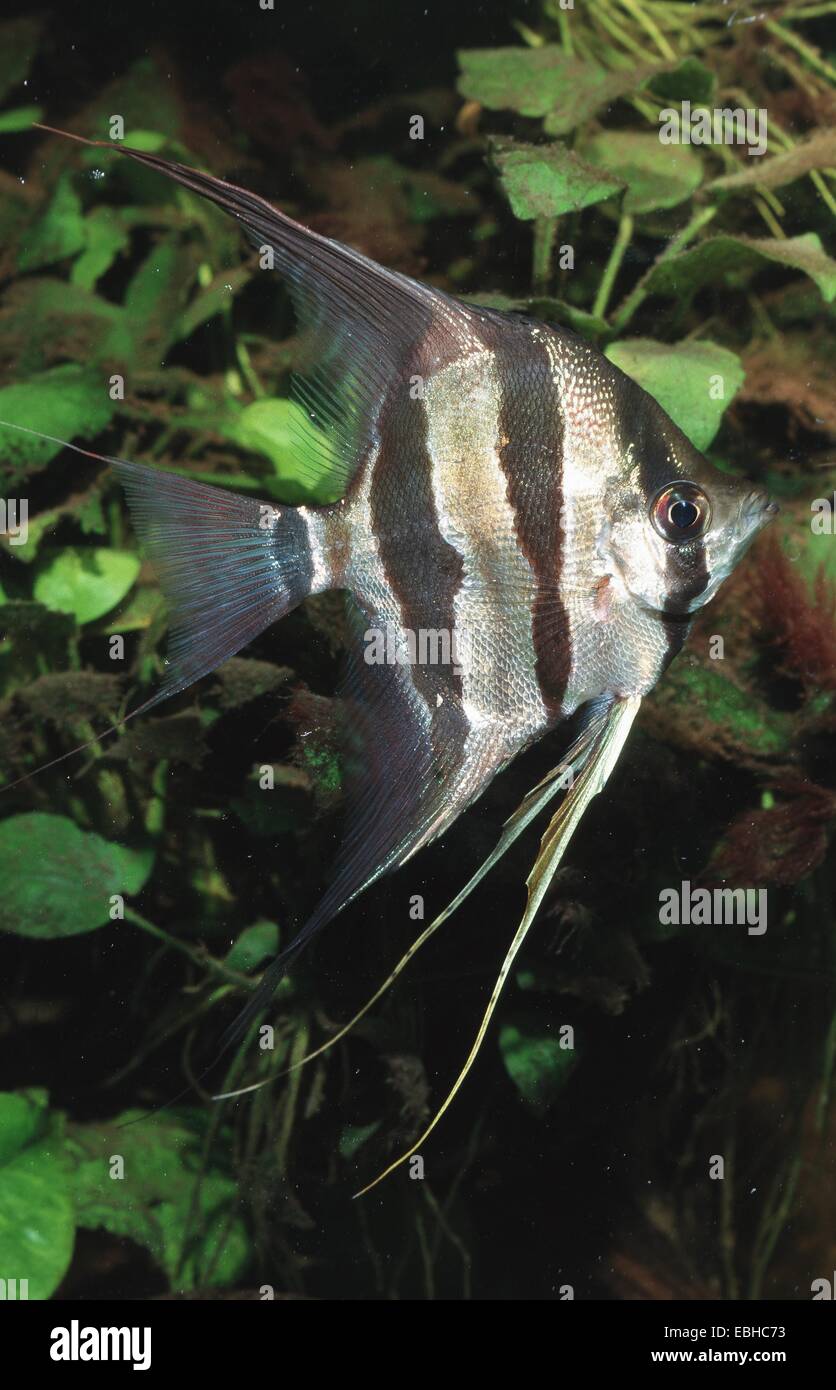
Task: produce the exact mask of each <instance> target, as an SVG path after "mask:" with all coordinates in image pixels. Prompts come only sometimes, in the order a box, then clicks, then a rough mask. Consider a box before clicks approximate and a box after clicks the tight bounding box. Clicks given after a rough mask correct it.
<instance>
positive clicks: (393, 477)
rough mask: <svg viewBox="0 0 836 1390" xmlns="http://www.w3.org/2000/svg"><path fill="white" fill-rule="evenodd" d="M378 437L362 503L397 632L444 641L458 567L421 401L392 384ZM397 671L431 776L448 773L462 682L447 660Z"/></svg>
mask: <svg viewBox="0 0 836 1390" xmlns="http://www.w3.org/2000/svg"><path fill="white" fill-rule="evenodd" d="M379 433H380V450H379V453H378V457H377V461H376V464H375V470H374V474H373V476H372V482H371V489H370V498H369V501H370V507H371V524H372V528H373V530H374V533H375V536H376V538H377V543H378V546H379V548H380V557H381V561H382V563H383V568H384V572H385V575H386V580H387V582H388V584H389V586H390V588H391V589H392V592H393V594H394V595H395V598H396V599H397V601H398V604H399V606H400V610H401V614H402V617H403V625H404V627H406V628H409V629H411V630H412V632H413V633H414V634H415V637H416V639H417V638H418V637H419V635H420V633H421V632H422V631H423V632H430V631H433V632H443V633H447V634H448V635H449V640H452V634H453V632H454V627H455V610H454V606H453V605H454V601H455V597H456V593H457V591H458V589H459V586H460V584H461V582H462V576H463V573H464V562H463V559H462V556H461V555H460V554H459V552H458V551H457V550H456V549H455V547H454V546H452V545H450V544H449V542H448V541H446V540H445V539H444V537H443V536H442V534H441V530H440V528H439V524H438V515H437V513H436V508H435V498H434V495H433V488H432V460H431V459H430V455H429V448H428V443H427V413H426V406H425V403H424V401H423V400H421V399H416V400H413V399H412V397H411V395H410V393H409V389H408V387H407V386H406V385H402V384H400V383H396V384H395V386H393V388H392V391H391V392H390V394H389V398H388V399H387V401H386V402H385V404H384V408H383V410H382V411H381V417H380V424H379ZM419 655H420V652H419ZM451 656H452V652H451ZM405 670H407V671H408V675H409V677H410V678H411V680H412V683H413V685H414V686H415V689H416V690H417V692H418V694H419V695H420V696H421V698H422V699H423V700H424V702H425V703H426V705H427V708H428V709H429V711H430V714H431V716H432V741H433V754H434V758H435V759H436V765H437V767H438V769H439V771H442V770H445V771H447V772H449V771H452V769H453V768H454V767H455V766H457V765H458V763H459V762H460V759H461V754H462V752H463V750H464V744H465V740H466V738H467V735H468V732H469V729H470V725H469V722H468V720H467V718H466V716H465V714H464V713H463V710H462V676H461V674H460V673H459V672H457V671H456V670H455V669H454V663H453V662H452V660H451V662H450V663H449V664H443V665H441V664H433V665H430V664H427V663H422V662H418V663H416V664H414V665H412V666H410V667H409V668H405ZM439 695H440V696H441V703H440V704H439V701H438V697H439Z"/></svg>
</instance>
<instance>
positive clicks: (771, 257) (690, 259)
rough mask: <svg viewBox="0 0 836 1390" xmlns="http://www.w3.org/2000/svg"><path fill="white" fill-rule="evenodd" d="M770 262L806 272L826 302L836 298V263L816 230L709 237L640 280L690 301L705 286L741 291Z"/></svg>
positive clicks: (650, 287) (654, 289) (650, 290)
mask: <svg viewBox="0 0 836 1390" xmlns="http://www.w3.org/2000/svg"><path fill="white" fill-rule="evenodd" d="M770 263H772V264H775V265H780V266H784V267H785V268H786V269H787V270H800V271H802V272H803V273H804V274H805V275H808V276H809V277H810V279H811V280H813V281H814V282H815V284H816V285H817V286H818V289H819V292H820V294H821V296H822V299H824V301H825V302H826V303H827V304H830V303H832V302H833V300H834V299H836V261H834V260H832V259H831V258H830V256H828V255H826V254H825V252H824V250H823V249H822V244H821V238H820V237H819V236H818V234H817V233H816V232H805V233H804V234H803V236H796V237H787V238H784V239H783V240H782V239H780V238H778V237H774V238H773V237H764V238H762V239H758V240H756V239H753V238H749V237H734V236H716V237H708V238H707V240H706V241H701V242H700V243H699V244H698V245H697V246H692V247H689V249H688V250H687V251H681V252H680V253H679V255H677V256H669V257H668V258H666V259H665V260H659V261H657V262H656V264H655V265H653V266H651V267H650V270H649V271H648V272H647V275H646V276H645V277H644V279H643V280H642V282H641V283H642V285H643V287H644V288H645V289H646V290H647V292H648V293H653V294H670V295H675V296H676V298H677V299H680V300H687V299H688V298H690V296H691V295H693V294H694V293H695V291H696V290H698V289H699V288H700V286H701V285H705V284H710V285H717V286H718V287H720V288H722V287H723V286H725V287H727V288H730V289H738V288H740V287H742V286H743V285H745V284H746V283H747V281H748V280H749V278H750V277H751V275H752V274H753V273H754V272H755V271H757V270H762V269H763V267H764V266H767V265H769V264H770Z"/></svg>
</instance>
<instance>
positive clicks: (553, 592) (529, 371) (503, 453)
mask: <svg viewBox="0 0 836 1390" xmlns="http://www.w3.org/2000/svg"><path fill="white" fill-rule="evenodd" d="M503 327H504V331H503V333H502V334H501V335H498V338H497V343H496V353H497V357H496V369H497V373H498V379H499V383H500V391H501V396H500V413H499V441H500V447H499V464H500V467H501V468H502V471H503V473H504V474H505V477H506V479H507V482H508V500H509V502H510V504H511V506H512V508H513V510H514V517H515V525H516V532H517V540H518V542H519V545H520V548H521V550H522V552H523V554H524V555H525V557H526V559H527V560H528V562H529V564H530V565H531V568H532V570H533V572H534V576H535V580H536V585H537V590H536V596H535V600H534V612H533V614H532V622H533V641H534V651H535V654H536V659H537V680H538V683H539V686H540V693H541V695H542V697H543V703H544V704H545V706H546V709H547V710H548V711H549V714H550V715H551V716H552V717H553V718H557V717H558V716H559V715H560V713H561V706H562V702H563V697H564V695H565V692H566V686H567V683H568V680H569V674H570V671H571V666H572V651H571V634H570V629H569V617H568V614H567V612H566V608H565V605H564V603H563V600H562V598H561V595H560V575H561V570H562V565H563V547H564V542H565V531H564V530H563V527H562V525H561V520H562V510H563V446H564V421H563V410H562V405H561V402H560V401H559V399H558V395H557V390H556V388H555V385H554V382H553V380H552V366H551V363H550V361H549V357H548V354H547V352H546V349H545V348H544V347H543V345H542V341H540V340H538V339H537V338H534V337H533V336H532V334H531V325H530V324H528V323H527V322H525V321H523V322H521V323H520V324H519V325H518V326H517V325H515V328H516V331H515V332H514V333H513V335H511V334H510V333H509V332H508V328H507V327H506V326H503ZM540 331H541V334H543V335H545V334H547V333H548V332H549V329H548V328H546V327H545V325H540Z"/></svg>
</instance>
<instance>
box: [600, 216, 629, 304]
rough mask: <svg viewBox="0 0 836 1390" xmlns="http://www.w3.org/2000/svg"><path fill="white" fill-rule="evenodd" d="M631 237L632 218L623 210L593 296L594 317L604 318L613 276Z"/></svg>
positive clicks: (615, 274) (616, 272)
mask: <svg viewBox="0 0 836 1390" xmlns="http://www.w3.org/2000/svg"><path fill="white" fill-rule="evenodd" d="M632 237H633V219H632V217H631V216H630V214H629V212H623V213H622V214H621V221H620V222H619V224H618V235H617V236H616V238H615V241H614V243H613V248H612V250H611V251H610V257H609V260H608V261H607V264H606V265H605V267H604V273H603V275H602V276H601V281H600V284H599V285H598V293H597V294H596V296H595V303H594V304H593V306H592V312H593V314H594V315H595V317H596V318H599V319H602V318H604V316H605V314H606V312H607V305H608V304H609V302H610V295H611V294H612V287H613V285H614V284H615V278H616V276H617V275H618V272H619V270H620V268H621V262H622V261H623V260H624V253H625V251H626V250H627V247H628V246H629V245H630V242H631V240H632Z"/></svg>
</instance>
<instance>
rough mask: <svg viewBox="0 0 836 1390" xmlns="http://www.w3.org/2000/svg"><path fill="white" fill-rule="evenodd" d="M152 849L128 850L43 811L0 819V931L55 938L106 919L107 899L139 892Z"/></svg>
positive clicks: (76, 931)
mask: <svg viewBox="0 0 836 1390" xmlns="http://www.w3.org/2000/svg"><path fill="white" fill-rule="evenodd" d="M152 863H153V850H151V849H129V848H128V847H127V846H126V845H118V844H114V843H112V842H111V841H109V840H103V839H102V838H101V836H99V835H94V834H93V833H92V832H88V831H83V830H79V828H78V826H77V825H75V824H74V822H73V821H71V820H69V819H68V818H67V817H66V816H53V815H49V814H46V813H44V812H41V811H31V812H25V813H24V814H23V815H19V816H9V817H8V819H7V820H4V821H2V822H0V931H7V932H11V933H12V934H13V935H15V936H29V937H38V938H41V939H50V940H51V939H53V938H55V937H63V936H77V935H79V934H80V933H82V932H88V931H94V930H95V928H96V927H102V926H104V925H105V924H106V923H107V922H108V921H109V911H110V898H111V896H112V895H113V894H115V893H119V894H123V895H125V896H130V895H133V894H136V893H138V892H139V891H140V889H141V888H142V886H143V884H144V883H145V881H146V879H147V878H148V875H149V874H150V872H151V867H152Z"/></svg>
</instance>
